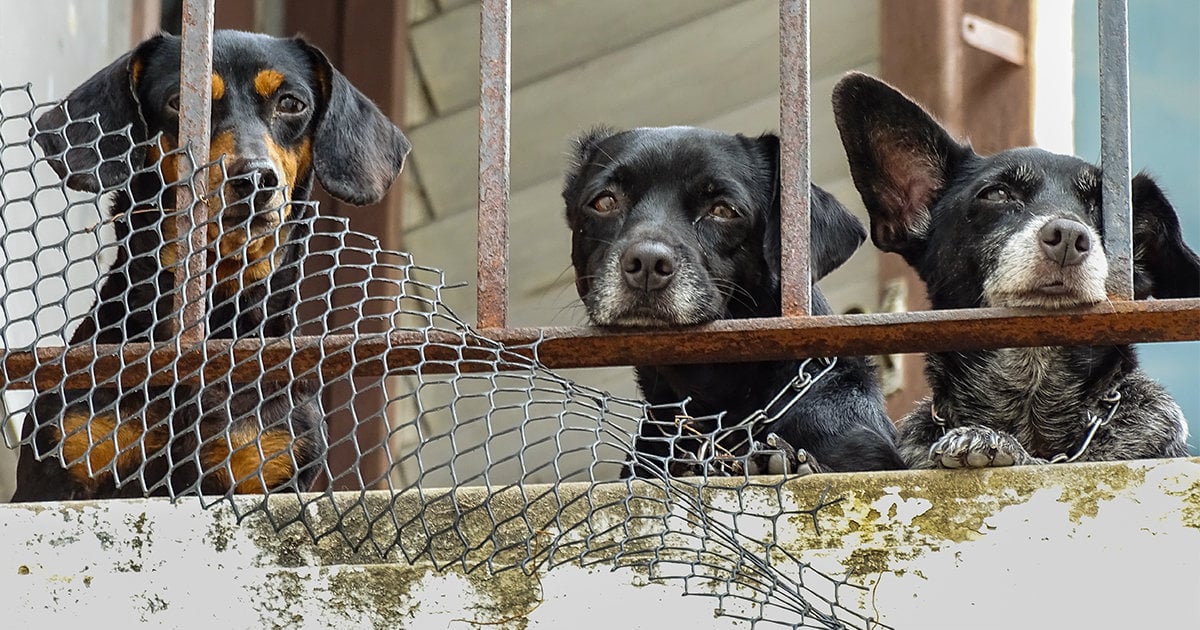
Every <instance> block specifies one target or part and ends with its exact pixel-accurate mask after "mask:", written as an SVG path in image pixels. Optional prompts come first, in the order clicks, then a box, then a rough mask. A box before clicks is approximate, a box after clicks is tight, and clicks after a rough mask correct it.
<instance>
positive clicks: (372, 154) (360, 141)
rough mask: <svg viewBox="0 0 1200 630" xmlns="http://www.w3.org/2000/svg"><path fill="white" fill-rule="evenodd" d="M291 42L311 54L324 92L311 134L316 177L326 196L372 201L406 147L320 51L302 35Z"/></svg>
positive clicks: (388, 180)
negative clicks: (321, 105) (327, 193)
mask: <svg viewBox="0 0 1200 630" xmlns="http://www.w3.org/2000/svg"><path fill="white" fill-rule="evenodd" d="M295 41H296V43H297V44H299V45H300V46H301V47H302V48H303V49H304V50H306V51H307V52H308V54H309V55H311V57H312V59H313V61H314V63H315V64H316V71H317V76H318V81H319V82H320V84H321V89H322V90H323V92H324V94H323V96H324V107H323V111H322V112H321V113H319V114H318V116H319V117H318V119H317V128H316V131H315V132H314V134H313V135H314V142H313V163H314V166H315V170H316V173H317V179H319V180H321V185H322V186H324V187H325V190H327V191H329V194H331V195H333V196H334V197H337V198H338V199H341V200H342V201H345V202H347V203H351V204H354V205H356V206H364V205H367V204H372V203H376V202H378V201H379V200H380V199H383V196H384V195H386V194H387V191H388V189H389V188H391V186H392V182H393V181H395V179H396V176H397V175H399V174H400V169H402V168H403V167H404V158H405V157H406V156H407V155H408V151H409V149H411V148H412V145H411V144H409V141H408V138H406V137H404V134H403V133H402V132H401V131H400V129H399V128H397V127H396V125H394V124H392V121H391V120H389V119H388V117H387V116H384V115H383V112H381V111H379V108H378V107H376V106H375V103H373V102H372V101H371V99H369V98H367V97H366V95H364V94H363V93H362V92H359V91H358V89H357V88H355V87H354V86H353V85H351V84H350V81H349V80H348V79H346V77H345V76H343V75H342V73H341V72H338V71H337V69H336V68H334V67H333V64H331V63H330V62H329V58H327V57H326V56H325V53H323V52H321V51H320V50H319V49H317V48H316V47H315V46H313V45H311V44H309V43H308V42H306V41H304V40H302V39H296V40H295Z"/></svg>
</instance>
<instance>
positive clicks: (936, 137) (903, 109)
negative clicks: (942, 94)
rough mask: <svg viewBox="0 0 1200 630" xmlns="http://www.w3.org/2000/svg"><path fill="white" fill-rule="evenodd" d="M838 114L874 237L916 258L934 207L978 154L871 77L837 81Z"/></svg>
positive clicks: (855, 76) (852, 76)
mask: <svg viewBox="0 0 1200 630" xmlns="http://www.w3.org/2000/svg"><path fill="white" fill-rule="evenodd" d="M833 114H834V119H835V120H836V122H837V126H838V132H839V133H840V134H841V136H842V145H843V146H844V147H845V149H846V157H847V158H848V160H849V163H850V174H851V176H852V177H853V178H854V185H855V187H857V188H858V192H859V193H860V194H861V195H862V199H863V203H864V204H865V205H866V207H867V212H868V213H869V214H870V217H871V238H872V240H873V241H874V242H875V245H876V246H878V247H879V248H880V249H882V250H884V251H889V252H897V253H899V254H903V255H905V256H906V257H907V256H912V255H916V254H917V253H918V252H919V251H920V249H921V247H922V244H923V242H924V240H925V235H926V233H927V231H928V228H929V221H930V209H931V208H932V206H933V204H934V202H936V201H937V199H938V197H939V196H940V195H941V193H942V191H943V189H944V187H945V185H946V183H947V180H948V179H949V178H950V176H951V175H952V174H953V173H954V172H955V171H956V170H957V169H958V168H959V166H960V165H961V164H962V162H963V161H965V160H966V159H968V158H969V157H971V156H974V152H973V151H971V148H970V147H969V146H966V145H962V144H959V143H958V142H956V141H955V140H954V139H953V138H952V137H951V136H950V134H949V133H947V132H946V130H945V129H944V128H943V127H942V126H941V125H940V124H938V122H937V121H936V120H934V119H933V117H932V116H930V115H929V113H928V112H926V111H925V110H924V109H922V108H921V106H920V105H917V104H916V103H914V102H913V101H911V100H909V98H908V97H906V96H904V95H903V94H901V93H900V92H899V91H897V90H896V89H895V88H893V87H891V86H889V85H887V84H886V83H884V82H882V81H880V80H878V79H876V78H874V77H871V76H868V75H865V74H861V73H857V72H854V73H850V74H848V75H846V76H845V77H843V78H842V80H841V81H839V82H838V84H837V86H835V87H834V89H833Z"/></svg>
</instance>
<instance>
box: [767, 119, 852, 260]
mask: <svg viewBox="0 0 1200 630" xmlns="http://www.w3.org/2000/svg"><path fill="white" fill-rule="evenodd" d="M754 142H755V143H757V144H758V146H759V149H760V150H761V152H762V153H763V157H764V158H766V159H767V160H768V163H769V164H770V165H771V172H772V178H773V179H772V181H773V182H774V190H773V194H772V198H771V200H770V207H771V216H770V222H769V223H770V225H769V227H768V228H767V231H766V234H765V236H764V238H763V256H764V257H765V258H766V261H767V266H768V268H769V269H770V271H771V273H772V275H773V276H774V277H775V278H776V279H778V277H779V274H780V257H781V256H782V253H783V252H782V250H783V247H782V240H781V239H782V233H781V231H780V226H781V219H782V217H781V214H780V210H781V205H780V191H779V182H780V172H779V168H780V166H779V165H780V161H779V137H778V136H776V135H774V134H763V135H761V136H759V137H758V138H757V139H755V140H754ZM810 190H811V195H810V196H809V208H808V224H809V232H808V241H809V246H808V247H809V256H810V261H809V267H810V269H811V275H812V281H813V282H816V281H818V280H820V279H821V278H824V277H825V276H826V275H828V274H829V272H831V271H833V270H834V269H837V268H838V267H840V266H841V265H842V263H844V262H846V260H847V259H849V258H850V256H851V255H853V254H854V252H855V251H856V250H858V248H859V246H860V245H862V243H863V241H864V240H866V238H867V231H866V229H864V228H863V226H862V223H860V222H859V220H858V218H857V217H855V216H854V215H853V214H851V213H850V211H849V210H847V209H846V207H845V206H843V205H842V204H841V203H840V202H839V201H838V200H837V199H836V198H835V197H834V196H833V195H831V194H829V193H827V192H825V191H824V190H822V189H820V188H818V187H816V186H812V187H811V188H810Z"/></svg>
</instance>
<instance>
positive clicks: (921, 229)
mask: <svg viewBox="0 0 1200 630" xmlns="http://www.w3.org/2000/svg"><path fill="white" fill-rule="evenodd" d="M833 105H834V114H835V117H836V119H837V124H838V128H839V129H840V131H841V135H842V141H843V143H844V145H845V148H846V154H847V156H848V158H849V161H850V172H851V174H852V175H853V177H854V183H855V185H856V186H857V187H858V190H859V192H860V193H861V194H862V198H863V202H864V203H865V204H866V207H867V211H868V212H869V213H870V216H871V235H872V237H873V239H874V241H875V244H876V245H877V246H879V248H880V249H883V250H885V251H889V252H895V253H897V254H900V255H901V256H903V257H904V259H905V260H906V261H907V262H908V264H909V265H911V266H912V267H913V269H915V270H916V271H917V273H918V274H919V275H920V276H921V279H922V280H924V281H925V286H926V287H928V290H929V300H930V302H931V303H932V305H933V308H935V309H947V308H974V307H981V306H993V307H1017V308H1024V307H1032V308H1039V309H1045V310H1057V309H1066V308H1071V307H1078V306H1086V305H1091V304H1098V303H1103V302H1104V301H1105V300H1107V299H1108V296H1107V291H1106V284H1107V280H1108V264H1107V262H1106V260H1105V252H1104V247H1103V238H1102V237H1103V235H1104V223H1103V217H1102V216H1101V213H1100V191H1101V185H1100V182H1101V177H1100V169H1099V168H1097V167H1096V166H1095V165H1093V164H1090V163H1088V162H1085V161H1084V160H1081V159H1078V158H1075V157H1071V156H1066V155H1056V154H1053V153H1049V152H1047V151H1043V150H1041V149H1037V148H1032V147H1023V148H1017V149H1010V150H1007V151H1002V152H1000V153H997V154H995V155H987V156H983V155H978V154H976V153H975V152H974V151H973V150H971V148H970V146H968V145H965V144H962V143H960V142H958V141H956V140H955V139H954V138H952V137H951V136H950V134H949V133H947V132H946V130H945V129H943V128H942V126H941V125H940V124H938V122H937V121H935V120H934V119H933V117H932V116H930V115H929V114H928V113H927V112H926V111H925V110H924V109H922V108H921V107H920V106H919V105H917V104H916V103H914V102H912V101H911V100H909V99H908V98H907V97H906V96H904V95H903V94H901V93H900V92H898V91H897V90H895V89H893V88H892V87H891V86H888V85H886V84H885V83H883V82H882V81H879V80H878V79H875V78H872V77H869V76H866V75H862V74H851V75H849V76H847V77H846V78H844V79H843V80H842V81H841V82H840V83H839V84H838V85H837V87H836V88H835V89H834V94H833ZM1132 187H1133V241H1134V250H1135V252H1134V258H1135V259H1134V276H1135V277H1134V283H1135V296H1136V297H1138V298H1144V297H1149V296H1153V297H1156V298H1176V297H1195V296H1197V295H1200V258H1198V257H1197V255H1196V253H1195V252H1194V251H1192V250H1191V248H1189V247H1188V246H1187V244H1186V243H1184V241H1183V236H1182V232H1181V230H1180V227H1179V218H1178V217H1177V216H1176V214H1175V210H1174V208H1172V206H1171V204H1170V203H1169V202H1168V201H1167V198H1166V196H1165V195H1164V194H1163V192H1162V190H1161V189H1160V188H1159V186H1158V184H1156V183H1155V182H1154V180H1153V179H1151V178H1150V177H1148V176H1146V175H1138V176H1137V177H1135V178H1134V179H1133V182H1132ZM1137 365H1138V364H1137V357H1136V354H1135V352H1134V348H1133V347H1131V346H1052V347H1037V348H1005V349H999V350H984V351H979V352H939V353H935V354H930V355H928V356H927V368H926V376H927V377H928V379H929V386H930V389H931V390H932V396H931V398H930V399H929V400H926V401H924V402H923V403H922V404H920V405H918V407H917V409H915V410H914V411H913V412H912V413H910V414H909V415H908V417H907V418H905V419H904V420H903V422H902V424H901V429H900V447H901V452H902V453H903V455H904V457H905V459H906V460H907V461H908V463H909V464H911V465H912V466H914V467H927V468H928V467H943V468H982V467H989V466H1011V465H1021V464H1036V463H1046V462H1062V461H1075V460H1078V461H1098V460H1119V459H1137V458H1149V457H1178V456H1183V455H1186V454H1187V446H1186V444H1185V440H1186V438H1187V425H1186V423H1185V422H1184V419H1183V413H1182V412H1181V411H1180V409H1179V406H1178V405H1177V404H1175V401H1173V400H1172V399H1171V397H1170V395H1168V394H1167V392H1166V391H1164V390H1163V388H1162V387H1161V386H1160V385H1159V384H1158V383H1156V382H1154V381H1153V380H1151V379H1150V378H1149V377H1148V376H1147V375H1146V374H1145V373H1144V372H1142V371H1141V370H1140V369H1138V367H1137Z"/></svg>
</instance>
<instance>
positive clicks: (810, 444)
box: [563, 127, 903, 476]
mask: <svg viewBox="0 0 1200 630" xmlns="http://www.w3.org/2000/svg"><path fill="white" fill-rule="evenodd" d="M778 156H779V139H778V138H777V137H775V136H773V135H764V136H762V137H759V138H749V137H745V136H741V135H736V136H734V135H727V134H723V133H719V132H715V131H708V130H703V129H695V128H688V127H671V128H662V129H634V130H631V131H625V132H620V133H617V132H614V131H611V130H597V131H595V132H592V133H590V134H588V135H586V136H585V137H582V138H580V139H579V140H578V141H577V145H576V160H577V161H576V163H575V165H574V166H573V167H572V168H571V169H570V171H569V173H568V174H567V177H566V186H565V189H564V192H563V197H564V199H565V201H566V209H567V210H566V214H567V222H568V224H569V225H570V228H571V231H572V251H571V258H572V262H573V264H574V267H575V277H576V287H577V289H578V291H579V296H580V298H581V299H582V300H583V303H584V305H585V306H586V309H587V312H588V315H589V317H590V318H591V320H592V321H593V322H594V323H595V324H597V325H600V326H610V327H629V326H634V327H677V326H690V325H694V324H701V323H704V322H710V321H714V320H717V319H732V318H752V317H771V316H779V315H780V313H781V309H780V295H779V274H780V231H779V230H780V228H779V224H780V216H779V215H780V207H779V195H778V188H779V172H778ZM811 215H812V239H811V240H812V250H813V255H812V272H813V277H814V280H815V279H819V278H820V277H822V276H824V275H825V274H827V273H829V272H830V271H832V270H833V269H834V268H836V267H837V266H838V265H840V264H842V263H843V262H845V260H846V259H847V258H849V257H850V255H851V254H852V253H853V252H854V251H855V250H856V249H857V248H858V246H859V245H860V244H861V243H862V242H863V240H864V239H865V238H866V233H865V231H864V229H863V227H862V225H861V224H860V223H859V222H858V221H857V220H856V219H855V218H854V216H853V215H851V214H850V213H849V212H848V211H847V210H846V209H845V208H843V207H842V206H841V205H840V204H839V203H838V202H837V201H836V200H835V199H834V198H833V197H832V196H830V195H829V194H828V193H826V192H825V191H823V190H820V189H819V188H816V187H814V188H813V189H812V213H811ZM813 297H814V299H813V303H814V306H813V312H814V313H816V314H828V313H830V310H829V306H828V304H827V303H826V302H825V300H824V298H823V297H822V296H821V294H820V292H819V291H817V290H816V289H815V288H814V290H813ZM800 366H801V362H800V361H761V362H755V363H740V364H721V363H716V364H705V365H680V366H669V365H664V366H640V367H638V368H637V370H636V371H637V380H638V384H639V385H640V387H641V389H642V392H643V394H644V396H645V397H646V400H647V401H648V402H649V403H650V404H651V405H659V406H663V405H671V404H672V403H678V402H679V401H681V400H684V399H685V398H690V403H689V404H688V408H687V411H688V414H689V417H688V419H687V423H688V426H683V427H681V424H680V422H677V420H679V418H677V417H676V416H677V415H678V413H677V412H676V411H675V410H672V409H669V408H667V407H662V408H658V409H654V410H653V412H652V415H653V418H652V419H651V420H650V421H648V422H645V423H643V425H642V429H641V435H640V436H639V437H638V439H637V444H636V446H635V450H636V452H637V453H638V458H637V460H638V461H639V462H641V463H642V466H640V467H635V468H637V469H636V470H626V474H627V475H628V474H638V475H639V476H641V475H648V474H655V473H657V474H662V471H668V472H670V473H671V474H687V473H695V472H698V471H697V470H696V467H695V466H694V465H689V463H688V462H689V461H692V462H695V461H700V460H704V459H705V457H704V455H705V454H706V452H704V449H705V448H706V446H705V445H704V444H705V443H704V441H703V440H694V443H695V446H692V447H688V448H684V449H683V451H684V452H682V453H681V452H679V447H680V446H681V444H684V443H686V440H673V439H672V437H671V436H676V435H680V434H682V435H687V434H689V433H691V434H693V435H697V434H699V435H708V434H712V433H714V432H717V431H718V430H720V431H724V430H725V429H729V428H730V425H731V423H734V422H738V421H742V420H743V419H745V418H747V417H748V416H749V415H750V414H751V413H752V412H754V411H757V410H759V409H762V408H764V407H765V406H766V405H767V403H768V402H769V401H770V400H771V399H772V398H773V397H774V396H775V395H776V394H778V393H779V392H780V391H781V390H782V389H783V388H784V387H785V386H786V385H787V384H788V383H789V381H791V380H792V378H793V377H795V376H796V375H797V372H798V370H799V369H800ZM722 412H725V416H724V420H723V421H722V422H723V423H724V424H725V426H724V427H718V426H717V421H716V420H715V419H712V418H709V419H701V418H702V417H704V416H716V415H717V414H720V413H722ZM681 432H682V433H681ZM750 433H751V435H748V436H744V437H745V439H732V438H730V437H729V436H728V435H727V436H726V438H727V439H726V440H725V443H724V444H718V445H716V446H715V447H714V450H712V451H707V454H709V455H712V454H716V455H722V454H724V455H727V456H729V457H730V458H736V457H741V456H745V455H747V454H748V453H749V450H747V449H748V448H753V447H754V446H755V443H761V442H766V443H767V444H768V445H769V446H771V447H772V448H773V449H780V450H782V451H784V452H787V451H790V450H792V448H794V449H796V451H797V452H796V453H795V455H796V456H798V458H797V459H796V460H794V461H793V462H792V467H791V470H792V471H793V472H795V471H796V470H797V465H799V469H800V470H804V469H805V468H809V469H812V470H814V471H815V470H838V471H849V470H875V469H890V468H901V467H903V463H902V462H901V460H900V458H899V455H898V453H897V452H896V448H895V444H894V439H895V437H894V436H895V430H894V428H893V425H892V423H891V421H890V420H889V419H888V417H887V415H886V413H885V412H884V410H883V397H882V395H881V393H880V390H879V387H878V384H877V382H876V380H875V375H874V373H873V370H872V367H871V366H870V365H869V364H868V362H867V361H866V360H865V359H861V358H841V359H839V360H838V362H837V363H836V365H835V366H834V367H833V368H832V369H831V370H830V372H829V373H828V374H826V375H824V376H823V377H822V378H821V379H820V380H819V381H817V383H816V384H815V385H814V386H813V388H812V389H811V390H810V391H809V392H808V393H807V394H806V395H805V396H804V397H802V398H801V399H800V400H799V402H798V403H797V404H796V405H795V406H793V407H792V408H791V409H790V410H788V411H787V412H786V413H785V414H783V415H782V416H781V417H779V418H778V419H777V420H776V421H775V422H774V423H772V424H770V425H769V426H763V427H751V428H750ZM722 450H724V451H725V452H724V453H722ZM698 451H700V452H698ZM805 451H807V452H805ZM814 460H815V461H814ZM763 464H764V465H763V466H759V467H758V469H757V470H746V472H759V471H762V470H764V469H765V470H769V471H770V472H779V471H780V467H779V466H777V465H770V466H767V465H765V464H766V463H765V462H764V463H763ZM776 464H778V462H776ZM736 470H737V469H734V471H735V472H736Z"/></svg>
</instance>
